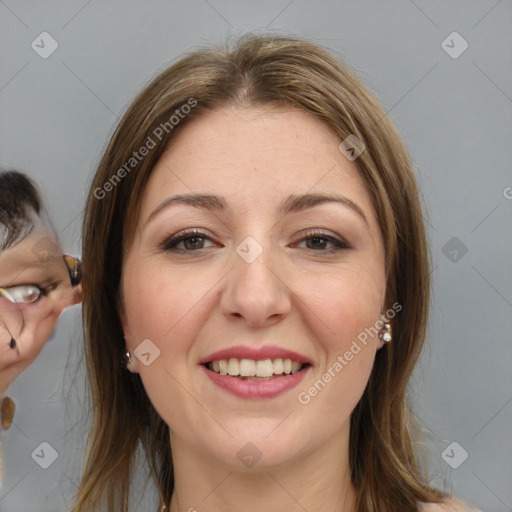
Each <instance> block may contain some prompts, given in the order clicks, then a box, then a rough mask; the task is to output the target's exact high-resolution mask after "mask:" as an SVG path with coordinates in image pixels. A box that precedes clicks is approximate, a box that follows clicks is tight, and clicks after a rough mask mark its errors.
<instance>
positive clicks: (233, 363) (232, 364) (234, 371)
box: [228, 357, 240, 377]
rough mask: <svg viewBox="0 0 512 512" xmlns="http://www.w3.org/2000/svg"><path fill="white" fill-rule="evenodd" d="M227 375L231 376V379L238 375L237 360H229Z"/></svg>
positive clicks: (238, 364)
mask: <svg viewBox="0 0 512 512" xmlns="http://www.w3.org/2000/svg"><path fill="white" fill-rule="evenodd" d="M228 375H232V376H233V377H236V376H237V375H240V362H239V361H238V359H235V358H234V357H232V358H231V359H230V360H229V363H228Z"/></svg>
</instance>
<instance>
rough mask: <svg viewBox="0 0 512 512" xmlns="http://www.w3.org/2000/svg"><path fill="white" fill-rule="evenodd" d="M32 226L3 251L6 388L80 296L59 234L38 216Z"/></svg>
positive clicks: (0, 298)
mask: <svg viewBox="0 0 512 512" xmlns="http://www.w3.org/2000/svg"><path fill="white" fill-rule="evenodd" d="M34 215H35V214H34ZM33 226H34V229H33V231H32V232H31V234H30V235H29V236H28V237H26V238H24V239H22V240H21V241H19V242H18V243H16V244H14V245H12V246H11V247H9V248H7V249H5V250H3V251H0V288H1V290H0V342H1V343H0V370H1V372H0V373H1V377H0V392H1V393H5V391H6V390H7V388H8V386H9V384H10V383H11V382H12V381H13V380H14V378H16V377H17V376H18V375H19V374H20V373H21V372H22V371H23V370H24V369H25V368H27V367H28V366H29V365H30V364H31V363H32V362H33V361H34V360H35V359H36V357H37V356H38V355H39V353H40V352H41V349H42V348H43V346H44V344H45V342H46V341H47V340H48V338H49V337H50V335H51V333H52V331H53V329H54V327H55V324H56V322H57V320H58V318H59V316H60V314H61V313H62V310H63V309H64V308H66V307H67V306H69V305H71V304H75V303H77V302H78V301H79V300H80V298H81V289H80V287H79V286H76V287H72V286H71V282H70V276H69V272H68V268H67V266H66V263H65V262H64V259H63V254H62V252H61V249H60V247H59V245H58V242H57V239H56V238H55V235H54V234H53V233H52V231H51V229H50V228H48V227H47V226H46V225H45V223H44V222H43V221H41V219H39V218H36V217H35V218H34V221H33ZM0 231H1V230H0ZM4 231H5V229H4ZM2 235H3V233H1V232H0V237H1V236H2Z"/></svg>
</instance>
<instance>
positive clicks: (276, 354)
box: [199, 345, 311, 364]
mask: <svg viewBox="0 0 512 512" xmlns="http://www.w3.org/2000/svg"><path fill="white" fill-rule="evenodd" d="M232 357H233V358H236V359H255V360H257V361H262V360H264V359H278V358H281V359H291V360H292V361H298V362H299V363H303V364H305V363H309V364H311V361H310V360H309V359H308V358H307V357H305V356H303V355H301V354H297V352H293V351H291V350H286V349H283V348H280V347H276V346H272V345H271V346H265V347H260V348H254V347H247V346H242V345H238V346H235V347H230V348H226V349H224V350H219V351H218V352H214V353H213V354H210V355H208V356H206V357H203V358H202V359H201V360H200V361H199V364H205V363H209V362H211V361H220V360H221V359H230V358H232Z"/></svg>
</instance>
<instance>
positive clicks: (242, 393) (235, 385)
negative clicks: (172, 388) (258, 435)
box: [201, 365, 311, 398]
mask: <svg viewBox="0 0 512 512" xmlns="http://www.w3.org/2000/svg"><path fill="white" fill-rule="evenodd" d="M201 366H202V367H203V369H204V371H205V372H206V375H208V377H209V378H210V379H211V380H212V382H213V383H214V384H215V385H217V386H218V387H220V388H222V389H223V390H225V391H227V392H228V393H231V394H232V395H235V396H237V397H239V398H274V397H276V396H278V395H280V394H282V393H285V392H286V391H288V390H290V389H292V388H294V387H295V386H297V385H298V384H299V383H300V382H301V381H302V380H303V379H304V377H305V376H306V373H308V371H309V369H310V368H311V366H307V367H306V368H304V369H303V370H301V371H300V372H297V373H295V374H293V375H286V376H284V377H277V378H276V379H271V380H241V379H237V378H236V377H230V376H229V375H220V374H219V373H216V372H214V371H212V370H209V369H208V368H206V366H204V365H201Z"/></svg>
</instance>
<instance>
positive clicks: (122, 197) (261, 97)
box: [73, 34, 444, 512]
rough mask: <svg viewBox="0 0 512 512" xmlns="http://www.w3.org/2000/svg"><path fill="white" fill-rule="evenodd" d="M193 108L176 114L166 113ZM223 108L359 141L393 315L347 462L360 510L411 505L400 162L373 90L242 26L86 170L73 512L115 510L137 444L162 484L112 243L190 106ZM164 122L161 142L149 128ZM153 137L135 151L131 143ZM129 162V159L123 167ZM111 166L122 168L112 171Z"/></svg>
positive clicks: (306, 46)
mask: <svg viewBox="0 0 512 512" xmlns="http://www.w3.org/2000/svg"><path fill="white" fill-rule="evenodd" d="M194 102H195V106H194V107H193V108H191V109H188V110H189V111H190V112H189V113H188V114H187V115H185V116H183V118H182V119H180V121H179V123H177V124H176V125H174V124H173V125H172V128H171V125H170V124H169V119H170V116H171V115H172V114H173V113H175V112H176V110H177V109H178V110H179V109H181V108H182V106H183V105H186V104H188V105H192V104H193V103H194ZM228 105H235V106H241V107H247V108H251V107H261V106H268V105H275V106H279V105H281V106H285V107H287V108H295V109H300V110H302V111H304V112H307V113H309V114H311V115H313V116H315V117H316V118H318V119H320V120H321V121H322V122H323V123H325V125H327V126H328V127H330V128H331V130H333V131H334V133H336V134H337V136H338V137H339V140H340V142H341V141H343V140H344V139H345V138H346V137H347V136H348V135H350V134H353V135H355V136H356V137H357V138H358V139H359V140H360V141H362V142H363V143H364V144H365V146H366V150H365V151H364V152H363V153H362V154H361V155H360V156H359V157H358V158H357V160H356V164H357V167H358V169H359V172H360V175H361V178H362V180H363V181H364V183H365V185H366V188H367V190H368V192H369V194H370V196H371V198H372V201H373V205H374V208H375V211H376V214H377V218H378V220H379V223H380V229H381V232H382V236H383V240H384V246H385V257H386V275H387V289H386V305H387V306H388V307H389V306H390V305H391V304H394V303H395V302H397V303H399V304H400V305H401V306H402V308H403V309H402V312H401V314H400V315H398V316H397V317H396V318H395V319H394V320H393V341H392V343H391V344H387V345H386V346H385V347H384V348H382V349H381V350H379V351H378V352H377V355H376V360H375V364H374V367H373V370H372V373H371V376H370V379H369V382H368V385H367V387H366V389H365V392H364V394H363V396H362V398H361V400H360V402H359V403H358V404H357V406H356V408H355V410H354V411H353V413H352V415H351V420H350V421H351V426H350V467H351V476H352V482H353V485H354V487H355V489H356V492H357V496H358V511H359V512H377V511H378V512H396V511H397V510H400V512H413V511H415V510H416V509H417V503H418V502H439V501H441V499H442V498H443V497H444V495H443V494H442V493H441V492H439V491H437V490H435V489H432V488H430V487H429V486H428V485H427V483H426V480H425V477H424V475H423V474H422V473H421V472H420V470H419V468H418V463H417V461H416V455H415V446H416V445H415V443H414V441H413V439H414V435H413V434H414V431H415V428H414V425H415V424H414V421H413V418H412V415H411V414H410V412H409V407H408V404H407V393H406V387H407V382H408V380H409V377H410V375H411V372H412V370H413V368H414V366H415V364H416V362H417V359H418V357H419V354H420V351H421V348H422V346H423V344H424V340H425V331H426V322H427V316H428V308H429V257H428V251H427V244H426V237H425V230H424V224H423V216H422V211H421V205H420V201H419V197H418V191H417V186H416V181H415V178H414V174H413V171H412V162H411V159H410V157H409V155H408V153H407V151H406V149H405V148H404V144H403V142H402V140H401V138H400V136H399V135H398V133H397V132H396V130H395V128H394V127H393V125H392V123H391V122H390V120H389V119H388V117H387V116H386V113H385V111H384V110H383V108H382V107H381V106H380V105H379V103H378V102H377V100H376V99H375V98H374V96H373V95H372V94H371V93H370V92H369V90H368V89H367V88H366V86H365V85H363V83H362V82H361V81H360V80H359V79H358V78H357V77H356V75H355V74H354V73H353V72H352V71H351V70H350V69H349V67H348V66H347V65H345V64H343V63H342V62H341V61H340V59H339V58H337V57H335V56H334V55H333V54H331V53H330V52H329V51H327V50H325V49H323V48H321V47H320V46H318V45H317V44H315V43H313V42H310V41H307V40H304V39H301V38H296V37H290V36H282V35H268V34H266V35H246V36H242V37H240V38H239V39H238V40H236V41H235V42H234V44H231V45H230V44H227V45H226V46H225V47H222V48H211V47H207V48H205V49H200V50H197V51H194V52H191V53H189V54H188V55H186V56H184V57H183V58H181V59H180V60H178V61H177V62H176V63H175V64H173V65H172V66H171V67H169V68H168V69H167V70H165V71H164V72H162V73H161V74H160V75H158V76H157V77H156V78H154V79H153V80H152V81H151V83H150V84H149V85H148V86H147V87H146V88H145V89H144V90H143V91H142V92H141V93H140V94H139V95H138V96H137V97H136V98H135V100H134V101H133V102H132V104H131V105H130V106H129V107H128V109H127V111H126V112H125V114H124V116H123V118H122V120H121V122H120V123H119V125H118V127H117V129H116V130H115V132H114V134H113V136H112V138H111V140H110V143H109V144H108V147H107V148H106V150H105V153H104V155H103V157H102V159H101V162H100V164H99V167H98V170H97V172H96V175H95V176H94V179H93V182H92V185H91V189H90V194H89V196H88V201H87V205H86V210H85V217H84V224H83V230H84V231H83V278H84V279H83V286H84V293H85V296H84V300H83V321H84V333H85V352H86V361H87V369H88V376H89V380H90V386H91V392H92V399H93V404H94V409H93V418H92V426H91V430H90V434H89V439H88V450H87V453H86V460H85V464H84V469H83V474H82V478H81V482H80V486H79V487H80V491H79V493H78V497H77V501H76V503H75V506H74V508H73V512H85V511H90V510H94V509H95V508H96V507H99V506H100V503H103V501H102V500H106V501H105V503H106V507H107V509H108V510H109V511H110V512H115V511H116V512H117V511H123V512H126V511H127V510H128V501H129V500H128V498H129V491H130V485H131V477H132V469H133V460H134V457H135V454H136V450H137V447H138V446H142V447H143V450H144V452H145V454H146V457H147V460H148V463H149V467H150V469H151V472H152V474H153V477H154V479H155V481H156V484H157V487H158V489H159V492H160V495H161V499H162V501H163V503H165V504H169V503H170V500H171V495H172V492H173V487H174V479H173V466H172V454H171V447H170V441H169V428H168V426H167V425H166V424H165V422H164V421H163V420H162V418H161V417H160V416H159V415H158V414H157V412H156V411H155V409H154V408H153V406H152V404H151V402H150V401H149V398H148V396H147V395H146V392H145V390H144V387H143V385H142V381H141V379H140V377H139V376H138V375H132V374H130V373H128V372H125V371H123V370H122V369H121V367H120V360H121V357H122V356H123V354H124V351H125V342H124V340H123V331H122V327H121V323H120V318H119V312H118V309H117V308H118V306H119V303H120V281H121V273H122V261H123V248H125V249H126V248H127V247H128V246H129V244H130V242H131V240H132V239H133V236H134V231H135V228H136V223H137V219H138V215H139V207H140V204H141V197H142V194H143V193H144V190H145V187H146V183H147V181H148V177H149V175H150V173H151V170H152V169H153V168H154V166H155V164H156V163H157V161H158V160H159V158H160V157H161V155H162V154H163V152H164V151H165V149H166V148H167V147H168V145H169V143H170V141H171V140H172V139H173V138H174V136H175V134H176V133H178V132H179V131H180V130H181V129H183V127H184V126H186V125H187V123H189V122H190V121H191V120H192V119H194V118H197V117H198V116H201V115H202V114H203V113H205V112H208V111H212V110H214V109H218V108H221V107H223V106H228ZM165 123H167V125H166V126H167V127H168V128H169V129H168V131H165V133H164V135H163V136H162V137H161V139H158V140H154V139H157V137H155V133H159V132H158V131H156V132H155V130H158V128H159V127H162V126H163V125H165ZM148 138H152V139H153V140H154V142H156V145H155V147H154V148H152V149H151V150H150V151H149V153H148V154H147V155H146V156H145V157H144V158H143V159H141V160H140V161H139V160H138V159H136V160H133V161H131V160H130V159H131V158H132V157H133V155H134V152H137V151H139V150H140V148H142V147H144V146H148V140H149V139H148ZM132 164H133V165H132ZM122 169H124V170H122Z"/></svg>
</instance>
